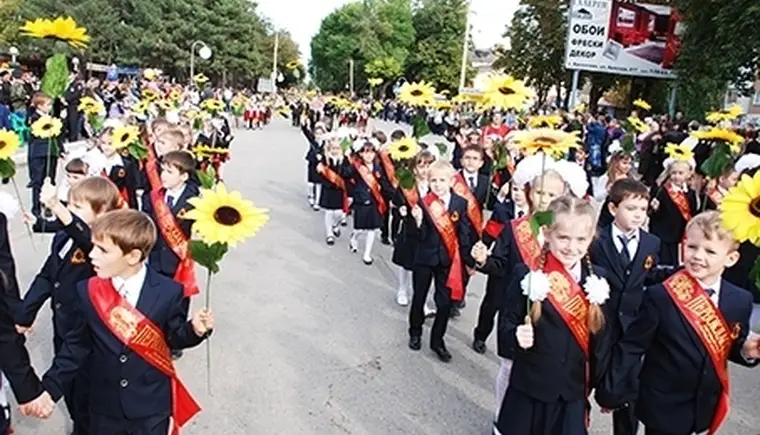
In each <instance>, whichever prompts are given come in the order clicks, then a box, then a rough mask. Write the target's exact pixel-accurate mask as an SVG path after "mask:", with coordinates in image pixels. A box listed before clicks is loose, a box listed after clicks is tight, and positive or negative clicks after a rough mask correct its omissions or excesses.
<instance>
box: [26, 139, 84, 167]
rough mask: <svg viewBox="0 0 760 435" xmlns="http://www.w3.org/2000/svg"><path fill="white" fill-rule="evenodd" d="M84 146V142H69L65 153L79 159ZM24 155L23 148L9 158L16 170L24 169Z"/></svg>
mask: <svg viewBox="0 0 760 435" xmlns="http://www.w3.org/2000/svg"><path fill="white" fill-rule="evenodd" d="M86 146H87V141H86V140H79V141H76V142H70V143H67V144H66V151H68V154H69V155H70V156H73V157H79V156H80V155H81V154H82V152H83V151H84V150H85V148H86ZM72 152H73V154H72ZM26 154H27V152H26V148H24V149H23V150H21V151H20V152H17V153H16V154H14V155H13V157H11V159H13V163H15V164H16V168H23V167H26V165H27V157H26Z"/></svg>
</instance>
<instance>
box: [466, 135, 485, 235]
mask: <svg viewBox="0 0 760 435" xmlns="http://www.w3.org/2000/svg"><path fill="white" fill-rule="evenodd" d="M484 156H485V155H484V153H483V149H482V148H481V147H480V146H478V145H469V146H467V147H466V148H465V149H464V150H462V159H461V163H462V169H461V170H460V171H459V175H461V177H462V181H464V184H465V185H466V186H467V187H468V188H469V189H470V191H471V192H472V194H473V196H474V197H475V199H477V201H478V206H479V207H480V210H481V211H482V210H483V206H484V205H485V203H486V195H488V183H489V180H488V176H487V175H484V174H481V173H479V171H480V168H481V167H482V166H483V161H484V158H485V157H484ZM460 196H461V195H460ZM478 230H480V229H478Z"/></svg>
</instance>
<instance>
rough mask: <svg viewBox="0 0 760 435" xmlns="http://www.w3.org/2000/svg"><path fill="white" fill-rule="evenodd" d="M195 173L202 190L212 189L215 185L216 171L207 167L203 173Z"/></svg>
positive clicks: (211, 167) (199, 171)
mask: <svg viewBox="0 0 760 435" xmlns="http://www.w3.org/2000/svg"><path fill="white" fill-rule="evenodd" d="M195 173H196V174H197V175H198V180H199V181H200V182H201V187H202V188H204V189H213V188H214V186H215V185H216V171H215V170H214V167H213V166H211V165H209V166H208V167H206V170H205V171H201V170H197V171H195Z"/></svg>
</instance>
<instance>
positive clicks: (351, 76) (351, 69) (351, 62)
mask: <svg viewBox="0 0 760 435" xmlns="http://www.w3.org/2000/svg"><path fill="white" fill-rule="evenodd" d="M348 68H349V71H348V83H349V86H350V90H351V98H354V97H355V96H356V93H355V92H354V60H353V59H349V60H348Z"/></svg>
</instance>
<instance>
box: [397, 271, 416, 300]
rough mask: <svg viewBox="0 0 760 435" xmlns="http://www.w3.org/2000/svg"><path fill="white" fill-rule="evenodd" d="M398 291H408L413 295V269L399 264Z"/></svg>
mask: <svg viewBox="0 0 760 435" xmlns="http://www.w3.org/2000/svg"><path fill="white" fill-rule="evenodd" d="M398 291H399V292H406V293H407V294H409V295H411V294H412V292H413V290H412V271H411V270H406V269H404V268H403V267H401V266H399V268H398Z"/></svg>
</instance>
